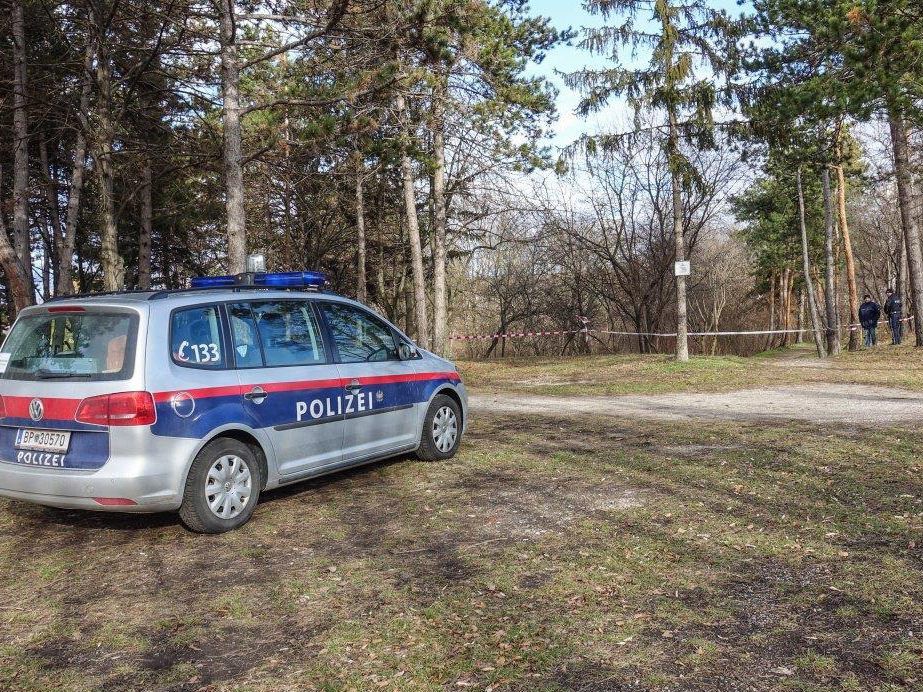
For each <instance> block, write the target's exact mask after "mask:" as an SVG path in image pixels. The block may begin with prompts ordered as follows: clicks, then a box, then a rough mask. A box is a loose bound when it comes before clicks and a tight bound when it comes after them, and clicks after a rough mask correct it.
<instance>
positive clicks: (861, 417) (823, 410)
mask: <svg viewBox="0 0 923 692" xmlns="http://www.w3.org/2000/svg"><path fill="white" fill-rule="evenodd" d="M470 404H471V407H472V409H473V410H474V411H475V413H476V414H479V415H482V414H483V413H486V412H490V411H503V412H508V413H544V414H557V415H575V414H586V413H590V414H597V415H599V414H602V415H609V416H617V417H624V418H648V419H659V420H695V419H701V420H766V419H772V420H799V421H818V422H825V423H855V424H858V425H896V424H908V423H914V422H923V393H920V392H910V391H906V390H902V389H891V388H887V387H869V386H861V385H836V384H824V385H801V386H791V387H772V388H765V389H746V390H741V391H736V392H728V393H722V394H659V395H645V396H616V397H602V396H586V397H580V396H532V395H521V394H514V393H510V394H506V393H497V394H472V395H471V397H470Z"/></svg>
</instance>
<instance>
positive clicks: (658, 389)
mask: <svg viewBox="0 0 923 692" xmlns="http://www.w3.org/2000/svg"><path fill="white" fill-rule="evenodd" d="M459 370H460V371H461V373H462V375H463V376H464V377H465V381H466V383H468V384H469V385H470V386H472V387H474V388H476V389H478V390H481V391H486V392H497V391H515V392H528V393H531V394H548V395H556V394H557V395H584V394H598V395H620V394H665V393H672V392H724V391H732V390H735V389H742V388H750V387H766V386H778V385H793V384H810V383H819V382H826V383H837V384H865V385H880V386H890V387H901V388H906V389H916V390H919V389H923V358H921V353H920V352H919V351H918V350H917V349H915V348H914V347H912V346H910V345H909V344H908V343H905V344H903V345H901V346H898V347H894V346H890V345H887V346H885V345H880V346H878V347H876V348H874V349H864V350H861V351H858V352H854V353H850V352H844V353H842V354H841V355H839V356H837V357H836V358H831V359H827V360H818V359H817V358H816V357H815V356H814V351H813V350H812V349H811V348H810V347H808V346H807V345H801V346H798V347H794V348H791V349H778V350H774V351H767V352H764V353H760V354H758V355H757V356H754V357H751V358H740V357H736V356H695V357H693V358H692V359H691V360H690V361H689V363H685V364H681V363H676V362H675V361H674V360H673V359H672V357H671V356H669V355H665V354H657V355H648V356H639V355H636V354H628V355H605V356H583V357H576V358H568V359H566V360H562V359H552V358H528V359H507V360H497V361H486V362H485V361H464V362H461V363H459Z"/></svg>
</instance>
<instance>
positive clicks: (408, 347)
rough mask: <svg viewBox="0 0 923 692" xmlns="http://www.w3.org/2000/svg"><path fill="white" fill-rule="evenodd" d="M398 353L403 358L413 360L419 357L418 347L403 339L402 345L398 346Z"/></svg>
mask: <svg viewBox="0 0 923 692" xmlns="http://www.w3.org/2000/svg"><path fill="white" fill-rule="evenodd" d="M397 355H398V357H399V358H400V359H401V360H413V359H414V358H416V357H417V349H416V347H415V346H413V344H408V343H407V342H406V341H402V342H401V345H400V346H398V347H397Z"/></svg>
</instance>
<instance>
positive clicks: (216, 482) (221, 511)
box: [179, 438, 262, 533]
mask: <svg viewBox="0 0 923 692" xmlns="http://www.w3.org/2000/svg"><path fill="white" fill-rule="evenodd" d="M261 483H262V478H261V476H260V465H259V462H258V461H257V458H256V455H255V454H254V453H253V450H252V449H251V448H250V447H248V446H247V445H245V444H244V443H243V442H240V441H239V440H233V439H230V438H219V439H217V440H214V441H212V442H209V443H208V444H207V445H205V447H203V448H202V451H201V452H199V454H198V456H196V458H195V461H193V462H192V468H190V469H189V475H188V476H187V478H186V489H185V491H184V493H183V504H182V505H181V506H180V509H179V516H180V519H182V520H183V523H184V524H185V525H186V526H187V527H188V528H189V529H190V530H191V531H195V532H197V533H223V532H225V531H231V530H232V529H236V528H237V527H239V526H243V525H244V524H246V523H247V522H248V521H249V520H250V517H251V516H252V515H253V510H254V508H255V507H256V503H257V500H259V497H260V486H261Z"/></svg>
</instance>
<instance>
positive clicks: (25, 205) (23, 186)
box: [10, 0, 35, 310]
mask: <svg viewBox="0 0 923 692" xmlns="http://www.w3.org/2000/svg"><path fill="white" fill-rule="evenodd" d="M11 10H12V11H11V16H10V23H11V28H12V38H13V251H14V252H15V255H16V258H17V261H18V262H19V263H20V264H21V265H22V272H21V277H22V278H23V279H24V280H25V282H26V288H27V290H26V291H25V292H24V293H19V292H18V291H19V290H21V287H17V289H15V290H13V301H14V304H15V305H16V309H17V310H19V309H20V308H21V307H24V306H26V305H32V303H34V302H35V292H34V289H33V286H32V251H31V250H32V249H31V242H30V238H29V121H28V115H27V113H26V83H27V82H26V28H25V20H24V19H23V3H22V0H14V2H13V6H12V8H11ZM11 281H12V279H11ZM16 283H17V284H18V283H19V280H18V279H17V280H16Z"/></svg>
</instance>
